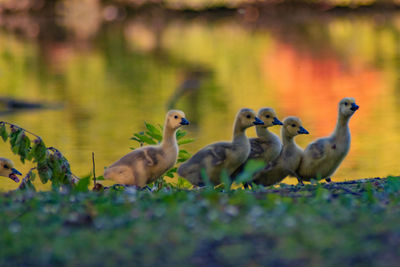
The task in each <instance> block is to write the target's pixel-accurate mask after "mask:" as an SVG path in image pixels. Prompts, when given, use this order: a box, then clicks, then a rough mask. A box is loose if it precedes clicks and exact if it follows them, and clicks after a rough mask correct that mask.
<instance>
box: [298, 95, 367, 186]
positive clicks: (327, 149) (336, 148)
mask: <svg viewBox="0 0 400 267" xmlns="http://www.w3.org/2000/svg"><path fill="white" fill-rule="evenodd" d="M358 108H359V106H358V105H357V104H356V103H355V100H354V98H351V97H346V98H343V99H342V100H341V101H340V102H339V107H338V109H339V115H338V120H337V124H336V128H335V130H334V131H333V133H332V135H331V136H329V137H325V138H320V139H317V140H315V141H314V142H312V143H311V144H309V145H308V146H307V147H306V149H305V150H304V156H303V159H302V162H301V164H300V167H299V170H298V172H297V174H298V175H299V176H300V179H302V180H304V181H310V180H311V179H312V178H314V179H324V178H325V179H326V181H327V182H330V180H331V179H330V176H331V175H332V174H333V173H334V172H335V171H336V169H337V168H338V167H339V165H340V163H341V162H342V161H343V159H344V158H345V157H346V155H347V153H348V152H349V149H350V139H351V138H350V129H349V120H350V118H351V116H353V114H354V113H355V112H356V111H357V110H358Z"/></svg>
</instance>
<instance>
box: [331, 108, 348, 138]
mask: <svg viewBox="0 0 400 267" xmlns="http://www.w3.org/2000/svg"><path fill="white" fill-rule="evenodd" d="M350 118H351V116H345V115H343V114H341V113H340V111H339V114H338V120H337V123H336V128H335V131H334V132H333V135H334V136H337V135H341V134H345V133H347V132H348V131H349V121H350Z"/></svg>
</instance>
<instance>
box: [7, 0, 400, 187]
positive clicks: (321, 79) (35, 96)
mask: <svg viewBox="0 0 400 267" xmlns="http://www.w3.org/2000/svg"><path fill="white" fill-rule="evenodd" d="M88 2H90V1H88ZM92 2H93V3H95V2H96V1H92ZM93 3H92V4H93ZM95 8H98V7H94V9H95ZM102 10H103V9H102ZM103 11H104V10H103ZM103 11H101V12H100V11H99V12H100V13H99V14H100V15H96V16H103V15H104V12H103ZM108 12H109V14H108V15H107V14H106V16H112V15H113V14H112V10H111V11H110V10H109V11H108ZM153 12H155V13H152V15H151V16H144V15H137V16H134V17H129V18H126V19H124V20H120V21H119V20H117V21H115V22H113V23H106V24H104V25H101V23H97V24H96V25H95V26H93V25H86V26H87V28H84V29H83V28H80V27H79V25H78V26H76V27H75V26H74V25H73V24H68V23H67V25H69V26H68V27H62V25H64V23H65V21H63V22H62V23H61V24H54V23H53V24H52V23H45V22H43V21H41V20H40V21H39V22H36V23H38V25H40V26H39V28H40V30H39V32H38V37H37V38H33V37H34V35H32V36H33V37H32V36H31V37H29V36H30V35H28V37H27V36H26V35H24V37H21V35H20V33H16V32H15V31H12V30H10V29H9V28H7V27H6V26H4V27H5V28H7V29H8V30H3V31H0V80H1V83H0V92H1V95H2V96H7V97H13V98H17V99H24V100H29V101H34V102H48V103H62V104H63V106H64V108H63V109H60V110H42V111H38V112H23V113H12V114H3V115H1V120H6V121H10V122H14V123H16V124H18V125H20V126H22V127H24V128H26V129H29V130H30V131H32V132H35V133H37V134H38V135H40V136H42V137H43V138H44V140H45V141H46V144H47V145H49V146H54V147H57V148H59V149H60V150H61V151H62V152H63V153H64V154H65V155H66V157H67V158H68V159H69V160H70V162H71V166H72V170H73V172H75V173H76V174H78V175H85V174H88V173H89V172H90V171H91V152H92V151H93V152H95V154H96V166H97V170H96V172H97V173H102V171H103V167H104V166H107V164H110V163H111V162H113V161H115V160H116V159H117V158H119V157H120V156H121V155H123V154H124V153H127V152H129V147H130V146H131V145H133V143H131V142H130V141H129V137H130V136H131V135H132V133H133V132H137V131H139V130H141V129H143V121H144V120H146V121H148V122H153V123H160V124H162V122H163V118H164V114H165V111H166V109H167V107H176V108H180V109H182V110H184V111H185V113H186V115H187V117H188V118H190V121H191V122H193V125H192V126H191V127H189V128H188V130H189V132H190V133H189V135H190V136H191V137H194V138H196V140H197V141H196V142H195V143H193V144H190V145H188V147H187V149H188V150H189V151H192V152H194V151H196V150H197V149H198V148H200V147H202V146H204V145H205V144H207V143H210V142H213V141H215V140H221V139H229V138H231V131H232V130H231V128H232V126H231V123H232V121H233V117H234V115H235V113H236V111H237V110H238V109H239V108H241V107H245V106H247V107H252V108H254V109H258V108H260V107H264V106H271V107H274V108H275V109H276V111H277V113H278V115H279V116H280V118H283V117H285V116H288V115H297V116H299V117H300V118H302V120H303V122H304V125H305V126H306V128H307V129H309V130H310V133H311V134H310V136H307V137H303V136H301V137H299V138H297V141H298V143H299V144H300V145H302V146H305V145H306V144H307V143H308V142H310V141H311V140H313V139H315V138H317V137H320V136H323V135H326V134H329V133H330V132H331V131H332V130H333V127H334V124H335V122H336V115H337V111H336V106H337V102H338V101H339V99H340V98H342V97H344V96H353V97H355V98H356V99H357V102H358V103H359V104H360V106H361V109H360V110H359V111H358V112H357V114H356V115H355V116H354V117H353V119H352V121H351V123H350V127H351V130H352V137H353V143H352V148H351V151H350V154H349V156H348V157H347V159H346V160H345V162H344V164H343V165H342V167H341V168H340V169H339V171H338V172H337V173H336V175H335V177H334V179H336V180H341V179H350V178H351V179H352V178H365V177H372V176H386V175H388V174H399V172H400V167H399V165H398V162H397V161H398V160H397V159H398V158H399V157H400V136H399V134H398V131H399V129H400V120H399V119H400V115H399V106H400V105H399V104H400V103H399V101H400V97H399V94H400V92H399V86H398V85H399V77H398V68H399V64H400V61H399V58H400V57H399V50H398V36H399V28H400V24H399V23H398V21H400V16H399V15H395V14H391V15H390V16H389V17H382V16H379V17H376V16H375V17H374V16H368V17H366V16H327V17H320V16H316V17H315V16H314V17H313V16H310V17H309V18H307V19H304V18H302V19H301V20H297V21H295V22H296V23H294V21H293V18H286V19H281V18H279V19H277V18H275V20H274V19H273V18H271V17H269V16H258V19H257V20H256V21H254V22H253V21H250V22H249V21H248V20H245V19H243V16H240V15H239V17H235V16H236V15H234V16H233V17H223V18H222V19H218V20H215V21H208V20H206V19H204V18H203V17H198V18H195V19H185V18H181V17H178V18H174V19H172V18H171V17H170V16H168V15H166V14H165V13H163V12H162V11H160V10H156V11H153ZM114 15H115V14H114ZM93 16H95V15H93ZM96 18H97V17H95V18H94V19H93V18H91V20H96ZM71 19H72V18H71ZM3 25H5V24H4V23H3ZM294 25H295V26H294ZM43 29H45V30H43ZM47 30H48V31H49V32H51V34H49V35H46V31H47ZM77 31H78V32H77ZM80 31H82V32H80ZM274 130H275V131H276V132H278V131H279V129H278V128H276V129H274ZM248 133H249V135H250V136H254V135H255V133H254V130H253V129H252V130H250V131H249V132H248ZM0 149H1V151H2V156H5V157H9V158H12V159H13V160H14V161H15V162H18V160H17V158H16V157H15V156H14V155H12V154H11V152H10V151H9V148H8V145H6V144H4V143H1V144H0ZM19 165H20V163H17V166H18V168H19V169H22V170H23V171H27V170H28V169H29V168H30V167H31V166H29V164H27V165H26V166H24V167H20V166H19ZM0 186H1V187H2V188H14V187H15V184H13V182H12V181H8V180H7V181H4V182H3V181H2V183H1V185H0Z"/></svg>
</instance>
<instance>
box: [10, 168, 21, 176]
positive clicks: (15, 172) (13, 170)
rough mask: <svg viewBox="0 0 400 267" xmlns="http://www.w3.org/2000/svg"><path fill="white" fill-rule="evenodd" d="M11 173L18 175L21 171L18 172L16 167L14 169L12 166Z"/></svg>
mask: <svg viewBox="0 0 400 267" xmlns="http://www.w3.org/2000/svg"><path fill="white" fill-rule="evenodd" d="M11 173H12V174H18V175H22V173H20V172H19V171H18V170H17V169H15V168H12V169H11Z"/></svg>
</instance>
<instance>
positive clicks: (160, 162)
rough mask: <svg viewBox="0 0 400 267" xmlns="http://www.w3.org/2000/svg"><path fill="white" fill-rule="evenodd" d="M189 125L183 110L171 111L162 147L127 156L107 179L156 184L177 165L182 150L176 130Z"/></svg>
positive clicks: (107, 172)
mask: <svg viewBox="0 0 400 267" xmlns="http://www.w3.org/2000/svg"><path fill="white" fill-rule="evenodd" d="M188 124H189V121H188V120H186V118H185V113H183V112H182V111H180V110H170V111H168V113H167V115H166V118H165V124H164V132H163V140H162V142H161V144H160V145H158V146H145V147H142V148H140V149H136V150H134V151H132V152H130V153H129V154H127V155H125V156H123V157H122V158H121V159H119V160H118V161H116V162H115V163H113V164H112V165H111V166H110V167H108V168H107V169H106V170H105V171H104V178H106V179H112V180H114V181H116V182H118V183H120V184H125V185H134V186H138V187H141V188H142V187H145V186H146V184H148V183H151V182H154V181H155V180H157V178H159V177H160V176H161V175H162V174H163V173H165V172H166V171H167V170H169V169H170V168H172V167H173V166H174V165H175V163H176V160H177V158H178V151H179V148H178V144H177V140H176V131H177V130H178V128H179V127H181V126H182V125H188Z"/></svg>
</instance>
